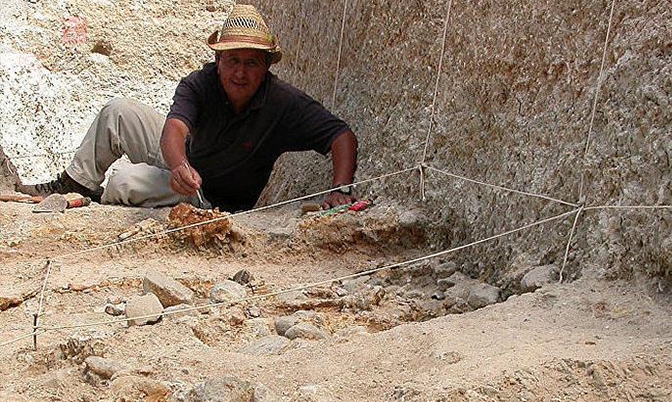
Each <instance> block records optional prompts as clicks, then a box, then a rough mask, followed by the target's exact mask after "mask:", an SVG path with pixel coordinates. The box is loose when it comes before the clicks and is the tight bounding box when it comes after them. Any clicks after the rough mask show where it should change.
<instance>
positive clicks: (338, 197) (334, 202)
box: [322, 191, 357, 209]
mask: <svg viewBox="0 0 672 402" xmlns="http://www.w3.org/2000/svg"><path fill="white" fill-rule="evenodd" d="M355 201H357V197H356V196H354V195H352V194H350V195H348V194H343V193H341V192H340V191H332V192H331V193H329V195H328V196H327V198H325V199H324V202H323V203H322V209H329V208H333V207H337V206H339V205H346V204H352V203H353V202H355Z"/></svg>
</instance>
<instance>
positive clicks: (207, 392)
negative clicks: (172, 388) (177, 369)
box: [186, 377, 254, 402]
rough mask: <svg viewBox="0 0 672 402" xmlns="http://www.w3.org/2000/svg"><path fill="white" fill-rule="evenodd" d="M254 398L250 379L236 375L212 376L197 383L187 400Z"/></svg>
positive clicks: (211, 401)
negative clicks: (244, 379)
mask: <svg viewBox="0 0 672 402" xmlns="http://www.w3.org/2000/svg"><path fill="white" fill-rule="evenodd" d="M253 398H254V386H253V385H252V384H251V383H250V382H249V381H243V380H240V379H238V378H236V377H222V378H212V379H209V380H207V381H206V382H204V383H203V384H200V385H197V386H195V387H194V388H192V390H191V391H190V392H189V394H188V395H187V398H186V400H187V401H190V402H215V401H226V402H251V401H252V400H253Z"/></svg>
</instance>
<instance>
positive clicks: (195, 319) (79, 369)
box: [0, 203, 672, 402]
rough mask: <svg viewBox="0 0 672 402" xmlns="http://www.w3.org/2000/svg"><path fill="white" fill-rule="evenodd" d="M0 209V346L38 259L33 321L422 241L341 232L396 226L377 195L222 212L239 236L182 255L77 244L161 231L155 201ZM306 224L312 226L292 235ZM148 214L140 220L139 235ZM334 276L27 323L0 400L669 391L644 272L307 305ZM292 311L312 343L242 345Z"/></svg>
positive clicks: (666, 304)
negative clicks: (318, 213) (429, 296)
mask: <svg viewBox="0 0 672 402" xmlns="http://www.w3.org/2000/svg"><path fill="white" fill-rule="evenodd" d="M0 208H2V211H3V213H2V214H1V215H0V227H1V230H0V233H1V234H0V245H1V248H0V260H1V261H2V264H1V268H0V281H1V283H2V284H3V285H2V295H8V294H14V295H21V294H23V295H24V296H25V298H26V300H25V301H24V302H23V303H21V304H20V305H18V306H15V307H10V308H8V309H7V310H5V311H3V312H1V313H0V333H2V338H1V339H2V341H3V342H5V341H9V340H12V339H14V338H16V337H18V336H21V335H23V334H26V333H30V331H31V321H32V313H33V312H35V311H37V308H38V300H39V295H38V292H37V290H39V289H40V287H41V286H42V283H43V279H44V274H45V261H46V259H47V258H52V259H53V262H52V266H51V274H50V277H49V280H48V282H47V286H46V292H45V297H44V310H43V315H42V316H41V318H40V320H41V324H42V325H44V326H62V325H72V324H76V325H80V324H86V323H93V322H100V321H107V320H110V319H113V318H114V317H111V316H109V315H107V314H106V313H105V312H104V311H103V308H104V306H105V303H106V300H108V299H109V298H110V297H112V296H114V297H118V298H121V299H130V298H132V297H133V296H135V295H139V294H141V293H142V284H141V281H142V277H143V276H144V275H145V273H146V272H147V271H148V270H149V269H155V270H158V271H160V272H163V273H165V274H166V275H168V276H170V277H173V278H175V279H177V280H179V281H180V282H182V283H183V284H186V285H187V286H188V287H190V288H191V289H193V290H194V291H195V292H196V294H197V302H196V304H205V303H207V294H208V291H209V289H210V288H211V287H212V286H213V284H215V283H218V282H221V281H223V280H225V279H226V278H229V277H231V276H233V274H234V273H235V272H237V271H238V270H239V269H242V268H245V269H247V270H249V271H250V272H251V273H252V274H253V276H254V283H255V285H256V288H255V289H254V291H252V289H251V288H248V295H252V294H263V293H268V292H270V291H274V290H280V289H287V288H292V287H294V286H297V285H298V284H308V283H312V282H319V281H325V280H328V279H330V278H336V277H339V276H343V275H348V274H353V273H356V272H360V271H362V270H365V269H370V268H372V267H376V266H382V265H384V264H388V263H392V262H397V261H404V260H406V259H409V258H411V257H417V256H420V255H423V253H426V250H423V244H422V243H421V242H419V243H417V244H415V245H414V246H413V247H405V246H404V247H402V246H401V245H398V246H393V247H376V246H375V245H374V244H372V243H367V242H366V241H363V240H361V239H359V240H358V237H357V236H356V235H355V234H356V233H357V229H353V227H354V226H349V225H348V224H347V222H349V221H352V220H353V219H355V220H357V221H359V222H365V223H364V226H366V227H373V226H376V227H382V226H385V225H392V226H393V225H394V222H393V219H391V218H390V216H389V215H388V213H389V209H390V208H384V207H382V206H374V207H373V208H371V209H370V210H367V211H365V212H363V213H360V215H353V214H350V215H347V214H342V215H336V216H331V217H326V218H320V219H315V218H310V217H309V218H307V217H301V216H300V212H299V207H298V206H297V205H290V206H287V207H284V208H282V209H280V210H276V211H273V210H271V211H268V212H264V213H259V214H253V215H249V216H245V217H242V218H240V219H236V225H237V226H238V227H239V228H240V230H242V231H243V232H244V233H245V236H246V237H245V241H244V242H242V243H239V244H236V245H235V246H232V245H230V244H227V245H222V244H219V245H210V246H202V247H201V248H200V250H196V249H195V248H194V247H193V246H191V245H190V244H189V243H188V239H187V240H185V238H184V237H181V238H177V237H162V238H159V239H152V240H149V241H143V242H137V243H131V244H128V245H124V246H121V247H116V248H114V249H104V250H99V251H94V252H88V253H82V254H75V255H72V253H73V252H78V251H81V250H85V249H88V248H91V247H97V246H100V245H104V244H107V243H110V242H114V241H116V240H117V236H118V235H119V234H121V233H124V232H126V231H128V230H129V229H132V228H133V227H134V225H135V224H137V223H139V222H143V221H145V222H149V221H146V219H153V221H151V222H153V225H154V228H155V230H161V228H163V227H165V226H164V225H167V215H168V212H169V211H168V210H145V209H133V208H120V207H107V206H100V205H93V206H91V207H88V208H80V209H73V210H68V211H66V213H64V214H34V213H32V212H31V206H30V205H24V204H17V203H3V204H1V205H0ZM383 210H384V211H385V213H382V212H381V211H383ZM353 216H354V218H353ZM306 226H311V227H313V228H318V229H315V231H313V232H307V231H305V230H303V229H305V227H306ZM147 227H148V226H146V227H145V230H146V231H145V232H144V233H149V232H148V231H147V230H152V229H147ZM334 228H338V230H339V235H338V236H337V238H335V239H334V240H333V241H330V242H329V243H325V242H324V241H323V239H324V236H323V235H324V233H326V232H329V231H333V230H334ZM311 233H312V234H311ZM316 233H321V234H316ZM379 233H382V232H379ZM385 233H388V234H389V233H391V231H390V230H387V231H386V232H385ZM139 235H142V233H140V234H139ZM139 235H136V236H139ZM402 236H403V235H402ZM131 238H133V237H131ZM390 238H391V237H390ZM339 242H340V246H341V247H340V248H339V251H338V252H334V251H333V250H334V248H335V244H337V243H339ZM326 244H329V246H326ZM387 244H393V242H392V243H387ZM69 254H70V256H67V255H69ZM429 263H430V264H432V263H433V262H432V261H429ZM394 271H395V272H396V274H397V275H402V277H403V275H404V272H407V273H409V275H408V276H407V277H405V278H406V279H405V280H406V282H408V283H409V284H410V286H411V287H413V286H416V285H417V287H418V288H420V287H421V286H422V283H424V282H423V278H424V277H423V275H422V273H419V272H415V273H412V274H411V271H412V270H411V269H410V268H404V267H402V268H397V269H395V270H394ZM376 275H378V276H379V277H382V278H384V277H385V276H386V275H388V276H389V275H391V273H390V272H386V271H385V270H384V271H381V272H379V273H378V274H376ZM373 278H375V275H374V276H373ZM424 279H426V278H424ZM333 288H334V287H333V286H324V285H323V286H319V287H317V289H312V290H311V291H307V292H305V295H307V297H304V298H297V299H294V300H292V299H291V298H287V297H285V298H282V297H276V298H268V299H262V300H256V301H254V302H247V303H244V304H242V305H236V306H232V307H217V308H208V309H206V310H205V311H204V313H202V314H197V315H195V316H188V317H181V318H175V317H164V319H163V320H161V321H160V322H158V323H156V324H154V325H147V326H140V327H130V328H129V327H126V325H124V324H123V323H116V324H112V325H100V326H94V327H85V328H77V329H65V330H59V331H51V332H47V333H44V334H42V335H40V336H39V338H38V348H37V350H33V348H32V339H30V338H28V339H23V340H21V341H18V342H16V343H12V344H9V345H4V346H2V347H1V348H0V357H1V359H2V360H3V361H5V362H7V364H4V365H2V366H1V368H0V378H2V381H1V382H0V392H4V394H0V395H3V397H4V398H5V399H4V400H31V401H32V400H36V401H39V400H45V401H47V400H50V401H53V400H63V401H94V400H97V401H98V400H99V401H116V400H206V399H188V398H189V397H188V395H189V392H190V391H191V390H192V389H193V388H194V386H197V385H198V384H200V383H203V382H204V381H207V380H209V379H213V378H221V377H224V376H234V377H236V378H237V379H238V380H240V381H249V382H250V383H252V384H254V385H255V386H259V387H263V389H264V390H265V392H266V393H267V396H266V399H263V398H261V397H260V396H259V395H261V394H259V395H257V399H221V400H278V401H279V400H283V401H290V400H292V401H311V400H313V401H336V400H341V401H364V400H366V401H390V400H394V401H427V400H431V401H453V400H456V401H461V400H464V401H523V400H525V401H570V400H572V401H575V400H580V401H612V400H613V401H661V402H662V401H669V400H672V386H671V385H670V384H672V358H671V356H672V355H671V354H670V352H672V335H670V334H672V321H671V320H670V319H669V318H670V313H671V312H672V303H671V300H670V298H669V294H656V293H653V292H652V291H651V289H650V288H649V287H648V283H636V281H632V282H628V283H625V282H606V281H602V280H599V279H596V278H593V277H591V275H590V273H589V272H586V273H584V276H583V278H582V279H581V280H579V281H576V282H574V283H570V284H564V285H557V284H549V285H546V286H544V287H543V288H541V289H538V290H537V291H535V292H533V293H527V294H523V295H516V296H513V297H510V298H509V299H508V300H507V301H505V302H502V303H498V304H495V305H490V306H488V307H485V308H482V309H479V310H476V311H472V312H467V313H464V314H449V315H444V316H440V317H437V318H432V319H429V317H427V316H421V315H418V314H405V315H403V314H399V313H398V312H399V311H400V306H402V305H404V303H405V300H404V299H403V298H401V297H399V296H398V295H397V296H395V295H393V294H392V290H391V289H392V288H390V287H387V288H385V289H386V290H388V292H387V295H386V296H385V297H384V298H383V301H381V302H376V303H374V305H373V306H368V307H365V308H362V309H358V308H354V307H352V306H350V305H347V303H346V304H343V303H341V304H339V303H331V304H329V303H324V304H318V303H313V304H311V303H310V301H311V300H324V299H327V298H328V296H325V294H326V293H329V291H330V289H333ZM364 292H365V291H364ZM355 294H357V292H355V291H353V292H352V295H355ZM333 298H334V299H336V300H338V297H337V296H334V297H333ZM406 301H407V300H406ZM411 304H412V303H411ZM311 306H312V308H311ZM252 307H254V308H256V309H257V310H258V314H257V315H259V316H260V317H259V318H261V319H263V320H265V321H266V323H267V328H266V330H262V331H260V330H259V328H258V327H255V326H254V325H251V324H252V323H253V322H257V323H258V322H259V318H256V319H254V318H253V317H252V316H251V315H250V314H249V312H250V309H251V308H252ZM299 308H303V309H304V310H308V312H309V314H313V315H312V320H313V321H314V322H316V323H319V326H320V327H321V328H322V329H323V330H325V331H326V332H327V333H328V334H329V336H328V337H327V338H326V339H321V340H309V339H295V340H293V341H291V343H290V346H289V347H287V348H286V349H284V351H282V352H279V353H271V354H261V355H259V354H251V353H246V352H244V351H241V348H242V347H244V346H245V345H248V344H250V343H252V342H254V341H255V340H256V339H258V338H259V337H262V336H263V335H265V334H274V329H273V323H274V320H275V319H277V318H278V317H280V316H284V315H288V314H291V313H292V311H293V310H297V309H299ZM416 321H420V322H416ZM357 326H363V327H364V328H365V330H361V329H359V327H357ZM255 328H256V329H255ZM355 329H357V330H355ZM89 355H95V356H102V357H104V358H106V359H109V360H111V361H117V362H123V363H124V364H125V365H126V366H127V367H129V370H131V373H132V374H133V375H131V376H129V377H128V378H131V379H134V380H133V381H135V382H132V385H128V386H126V387H124V386H121V385H119V384H120V382H119V379H118V378H117V379H116V380H115V378H114V377H113V378H112V379H111V380H100V379H98V380H95V381H94V380H91V378H90V376H87V374H86V371H87V370H86V364H84V363H82V362H83V361H84V359H85V358H86V357H88V356H89ZM139 378H142V379H149V380H151V381H156V383H157V384H162V386H164V387H165V389H166V390H168V392H165V393H162V392H158V391H157V392H158V393H154V394H152V392H151V391H147V387H145V388H143V386H142V385H138V384H139V383H138V381H140V380H138V379H139ZM129 381H131V380H129ZM115 384H116V385H115ZM122 385H123V384H122ZM162 389H163V388H162ZM143 390H144V391H143ZM268 395H270V396H268ZM11 398H16V399H11ZM20 398H24V399H20ZM213 400H220V399H213Z"/></svg>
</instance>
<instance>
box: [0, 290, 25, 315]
mask: <svg viewBox="0 0 672 402" xmlns="http://www.w3.org/2000/svg"><path fill="white" fill-rule="evenodd" d="M21 303H23V298H22V297H21V296H19V295H15V294H11V293H10V294H0V311H5V310H7V309H8V308H10V307H15V306H18V305H20V304H21Z"/></svg>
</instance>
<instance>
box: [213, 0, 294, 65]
mask: <svg viewBox="0 0 672 402" xmlns="http://www.w3.org/2000/svg"><path fill="white" fill-rule="evenodd" d="M218 33H219V31H215V32H213V33H212V35H210V37H209V38H208V41H207V43H208V46H210V48H211V49H212V50H233V49H260V50H265V51H266V52H268V53H269V54H270V55H271V59H270V61H271V64H274V63H277V62H279V61H280V59H281V58H282V50H280V46H279V45H278V38H276V37H275V35H273V34H271V30H270V29H268V26H267V25H266V23H265V22H264V19H263V18H262V17H261V14H259V11H257V9H256V8H255V7H254V6H250V5H246V4H236V5H235V6H234V7H233V10H232V11H231V14H229V17H228V18H227V19H226V21H224V25H222V31H221V35H219V40H218V39H217V34H218Z"/></svg>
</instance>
